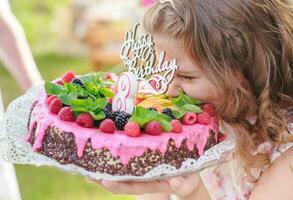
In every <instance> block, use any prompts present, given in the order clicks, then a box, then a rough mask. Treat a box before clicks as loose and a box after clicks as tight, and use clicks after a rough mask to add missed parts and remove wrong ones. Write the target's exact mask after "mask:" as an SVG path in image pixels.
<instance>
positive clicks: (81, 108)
mask: <svg viewBox="0 0 293 200" xmlns="http://www.w3.org/2000/svg"><path fill="white" fill-rule="evenodd" d="M70 105H71V109H72V110H73V111H74V112H89V109H88V108H87V101H86V100H84V99H73V100H71V102H70Z"/></svg>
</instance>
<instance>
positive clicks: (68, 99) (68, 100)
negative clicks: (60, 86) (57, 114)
mask: <svg viewBox="0 0 293 200" xmlns="http://www.w3.org/2000/svg"><path fill="white" fill-rule="evenodd" d="M58 98H59V99H60V100H61V102H62V103H63V104H65V105H71V101H72V100H73V99H77V95H75V94H73V93H71V94H59V95H58Z"/></svg>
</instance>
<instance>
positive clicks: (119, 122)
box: [114, 111, 131, 130]
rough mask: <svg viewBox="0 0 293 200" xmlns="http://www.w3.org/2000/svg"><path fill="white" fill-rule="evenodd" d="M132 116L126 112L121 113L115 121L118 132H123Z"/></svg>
mask: <svg viewBox="0 0 293 200" xmlns="http://www.w3.org/2000/svg"><path fill="white" fill-rule="evenodd" d="M130 116H131V115H130V114H128V113H126V112H124V111H121V112H119V114H118V115H117V117H116V118H115V120H114V123H115V125H116V128H117V129H118V130H123V129H124V126H125V125H126V124H127V122H128V119H129V118H130Z"/></svg>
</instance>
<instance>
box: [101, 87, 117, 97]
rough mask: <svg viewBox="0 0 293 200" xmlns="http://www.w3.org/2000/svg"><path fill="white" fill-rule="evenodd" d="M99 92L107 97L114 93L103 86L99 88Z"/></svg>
mask: <svg viewBox="0 0 293 200" xmlns="http://www.w3.org/2000/svg"><path fill="white" fill-rule="evenodd" d="M100 93H101V94H103V95H104V96H105V97H109V98H112V97H113V96H114V95H115V93H114V92H113V91H112V90H110V89H109V88H104V87H103V88H101V89H100Z"/></svg>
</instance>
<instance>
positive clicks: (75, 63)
mask: <svg viewBox="0 0 293 200" xmlns="http://www.w3.org/2000/svg"><path fill="white" fill-rule="evenodd" d="M36 61H37V64H38V66H39V69H40V71H41V73H42V75H43V78H44V79H45V80H52V79H54V78H56V77H58V76H59V75H61V74H62V73H64V72H65V71H67V70H74V71H75V72H76V73H78V74H84V73H86V72H88V71H90V68H89V67H88V66H89V64H88V62H87V59H86V58H71V57H62V56H57V55H55V54H45V55H42V56H37V57H36ZM0 87H1V90H2V93H3V96H4V102H5V105H6V106H7V105H8V103H9V102H10V101H11V100H13V99H14V98H16V97H17V96H19V95H20V94H21V91H20V90H19V89H18V87H17V85H16V83H15V81H14V80H13V78H12V77H11V76H10V75H9V74H8V72H7V71H6V70H5V69H4V68H3V67H2V66H0ZM16 172H17V176H18V180H19V184H20V189H21V194H22V198H23V200H95V199H97V200H110V199H111V200H112V199H114V200H131V199H134V197H129V196H115V195H112V194H110V193H108V192H106V191H104V190H103V189H101V188H100V187H99V186H97V185H94V184H89V183H87V182H86V181H85V179H84V178H83V177H80V176H77V175H72V174H68V173H65V172H62V171H59V170H55V169H53V168H47V167H39V168H37V167H34V166H24V165H18V166H16Z"/></svg>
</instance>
